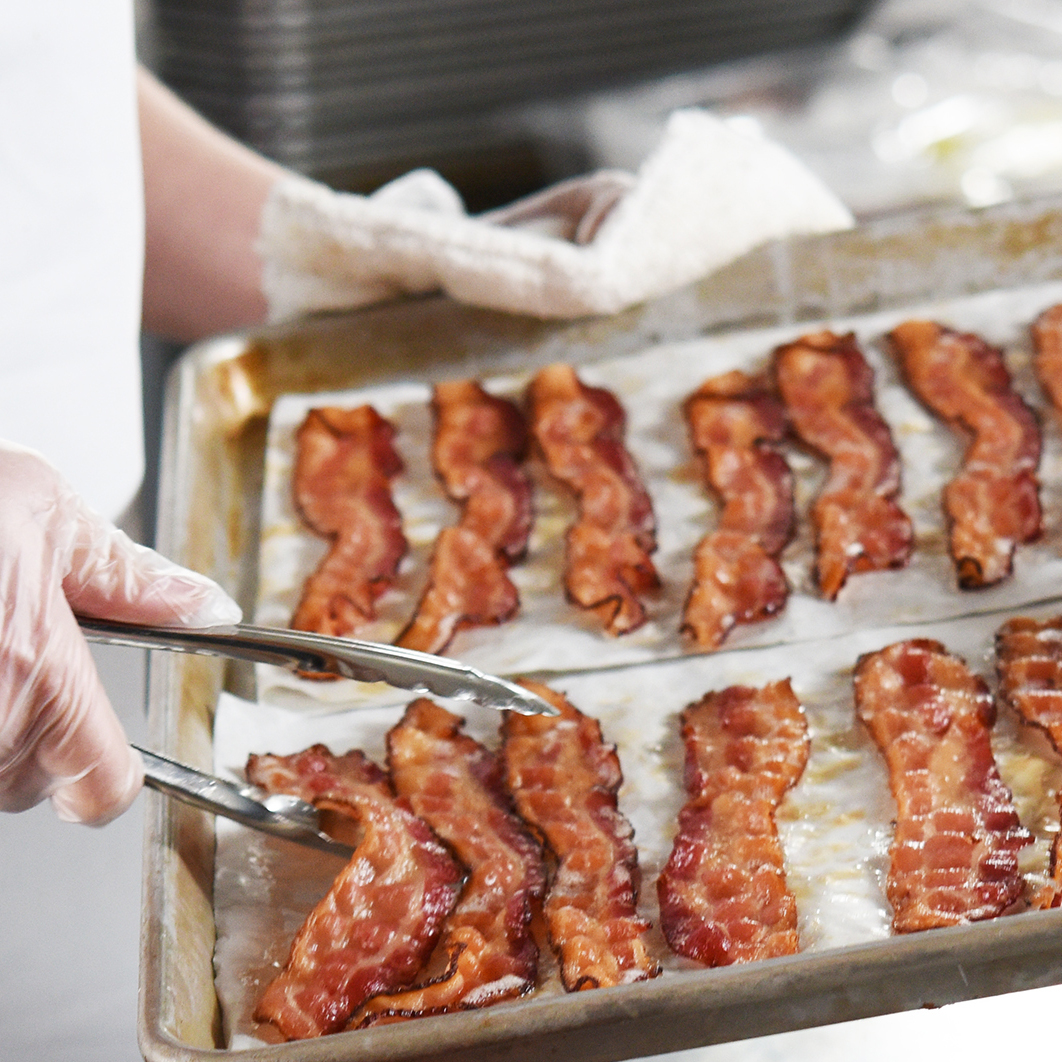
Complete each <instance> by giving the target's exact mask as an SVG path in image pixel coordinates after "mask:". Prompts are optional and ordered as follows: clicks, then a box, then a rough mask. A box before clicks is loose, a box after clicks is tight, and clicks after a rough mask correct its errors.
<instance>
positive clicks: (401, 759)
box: [352, 698, 546, 1027]
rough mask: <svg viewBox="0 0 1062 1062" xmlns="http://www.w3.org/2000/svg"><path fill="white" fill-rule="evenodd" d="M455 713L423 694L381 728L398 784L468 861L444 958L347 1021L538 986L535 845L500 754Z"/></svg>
mask: <svg viewBox="0 0 1062 1062" xmlns="http://www.w3.org/2000/svg"><path fill="white" fill-rule="evenodd" d="M461 722H462V721H461V719H460V718H458V717H457V716H456V715H453V714H451V713H450V712H448V711H446V709H445V708H441V707H440V706H439V705H437V704H435V703H433V702H432V701H429V700H426V699H424V698H421V699H418V700H416V701H414V702H413V703H412V704H410V705H409V707H408V708H407V709H406V713H405V715H404V717H403V718H402V721H401V722H400V723H398V724H397V725H396V726H395V727H393V728H392V730H391V732H390V733H389V734H388V736H387V745H388V763H389V765H390V769H391V778H392V781H393V783H394V786H395V788H396V789H397V791H398V792H399V793H400V794H401V795H402V796H405V797H407V798H408V799H409V801H410V803H411V805H412V807H413V810H414V811H415V812H416V813H417V814H418V815H419V816H420V817H421V818H423V819H424V820H425V821H426V822H427V823H428V824H429V825H430V826H431V827H432V828H433V829H434V830H435V832H436V833H438V835H439V836H440V837H441V838H442V839H443V840H444V841H446V842H448V843H449V844H450V845H451V847H452V848H453V849H454V851H455V852H456V853H457V855H458V857H459V858H460V859H461V860H462V862H463V863H464V864H465V865H466V866H467V867H468V868H469V878H468V882H467V884H466V885H465V888H464V891H463V892H462V894H461V899H460V901H459V902H458V904H457V907H455V908H454V911H453V914H452V915H451V916H450V919H449V921H448V922H447V925H446V931H445V933H444V934H443V938H442V940H441V942H440V944H439V948H438V949H437V950H438V951H441V952H443V953H445V955H446V956H447V957H448V963H447V967H446V969H445V971H444V972H443V973H442V975H441V976H440V977H439V978H437V979H436V980H433V981H431V982H429V983H427V984H424V985H420V986H418V987H414V988H410V989H407V990H405V991H403V992H398V993H389V994H385V995H379V996H376V997H374V998H373V999H371V1000H369V1002H368V1003H366V1004H365V1006H364V1007H363V1008H362V1009H361V1011H360V1012H359V1014H357V1015H356V1016H355V1018H354V1021H353V1022H352V1025H354V1026H357V1027H361V1026H366V1025H370V1024H374V1023H376V1022H380V1021H395V1020H400V1019H404V1018H414V1017H420V1016H422V1015H427V1014H445V1013H447V1012H450V1011H454V1010H469V1009H473V1008H476V1007H485V1006H489V1005H490V1004H492V1003H497V1002H500V1001H501V1000H504V999H513V998H515V997H517V996H522V995H524V994H526V993H527V992H530V991H531V990H532V989H533V988H534V987H535V978H536V973H537V969H538V948H537V946H536V944H535V941H534V937H533V935H532V932H531V918H532V914H533V912H534V911H535V910H536V909H537V908H538V907H539V905H540V904H541V902H542V896H543V893H544V892H545V887H546V872H545V864H544V863H543V857H542V849H541V848H540V847H539V845H538V843H537V841H535V840H534V839H533V838H532V837H531V835H530V834H529V833H528V831H527V827H526V826H525V825H524V823H523V822H522V821H521V820H520V818H519V817H518V816H517V815H516V813H515V811H514V810H513V807H512V802H511V800H510V799H509V795H508V792H507V790H506V788H505V779H504V776H503V773H502V767H501V762H500V760H499V758H498V757H497V756H496V755H495V754H494V753H492V752H490V751H489V750H488V749H486V748H484V747H483V746H482V745H480V744H479V743H478V742H477V741H474V740H473V739H472V738H470V737H469V736H468V735H466V734H463V733H462V732H461Z"/></svg>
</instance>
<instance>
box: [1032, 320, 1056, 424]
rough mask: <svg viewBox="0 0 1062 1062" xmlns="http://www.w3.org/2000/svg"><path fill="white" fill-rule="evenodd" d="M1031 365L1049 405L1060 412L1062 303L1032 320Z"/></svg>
mask: <svg viewBox="0 0 1062 1062" xmlns="http://www.w3.org/2000/svg"><path fill="white" fill-rule="evenodd" d="M1032 339H1033V349H1034V351H1035V356H1034V358H1033V365H1034V366H1035V368H1036V375H1037V377H1038V378H1039V380H1040V386H1041V387H1043V389H1044V391H1046V392H1047V397H1048V398H1049V399H1050V400H1051V405H1053V406H1054V407H1055V410H1056V412H1058V413H1060V414H1062V304H1060V305H1058V306H1051V307H1049V308H1048V309H1046V310H1044V312H1043V313H1042V314H1040V316H1039V317H1037V318H1036V320H1035V321H1034V322H1033V326H1032Z"/></svg>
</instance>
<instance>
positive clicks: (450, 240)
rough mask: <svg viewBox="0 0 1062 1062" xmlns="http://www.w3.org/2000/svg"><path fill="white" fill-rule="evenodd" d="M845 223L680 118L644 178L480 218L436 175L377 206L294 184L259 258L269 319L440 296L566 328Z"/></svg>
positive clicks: (779, 171) (268, 224)
mask: <svg viewBox="0 0 1062 1062" xmlns="http://www.w3.org/2000/svg"><path fill="white" fill-rule="evenodd" d="M851 225H852V216H851V214H850V213H849V211H848V209H847V208H846V207H845V206H844V205H843V204H842V203H841V202H840V201H839V200H838V199H837V198H836V196H835V195H834V194H833V193H832V192H831V191H829V189H827V188H826V187H825V185H823V184H822V182H821V181H820V180H819V179H818V178H817V177H815V176H814V175H813V174H812V173H811V172H810V171H809V170H808V169H807V168H806V167H805V166H804V165H803V164H802V163H801V162H800V161H799V160H797V159H796V158H795V157H794V156H792V155H791V154H789V153H788V152H787V151H786V150H784V149H783V148H781V147H779V146H778V145H777V144H774V143H772V142H771V141H768V140H766V139H764V138H763V137H760V136H758V135H756V134H754V133H749V132H747V131H745V130H744V129H740V128H735V126H734V125H732V124H729V123H727V122H725V121H723V120H720V119H718V118H716V117H713V116H712V115H710V114H708V113H706V112H704V111H701V110H696V109H686V110H681V111H676V112H675V113H674V114H672V115H671V117H670V118H669V120H668V123H667V126H666V129H665V132H664V135H663V137H662V139H661V142H660V144H659V146H658V147H657V149H656V150H655V151H654V152H653V153H652V154H651V155H650V156H649V157H648V159H646V161H645V163H644V164H643V165H642V167H641V169H640V171H639V172H638V174H637V176H631V175H629V174H625V173H620V172H614V171H602V172H599V173H595V174H592V175H590V176H589V177H585V178H577V179H575V180H573V181H568V182H564V183H563V184H561V185H557V186H555V187H553V188H551V189H547V190H546V191H545V192H542V193H539V194H538V195H536V196H532V197H530V198H529V199H527V200H521V201H519V202H518V203H515V204H513V205H512V206H510V207H507V208H504V209H502V210H498V211H493V212H490V213H488V214H482V215H478V216H475V217H472V216H469V215H468V214H466V213H465V211H464V207H463V205H462V203H461V199H460V197H459V196H458V194H457V193H456V192H455V191H454V189H453V188H451V187H450V185H449V184H447V183H446V181H444V180H443V179H442V178H441V177H439V176H438V174H435V173H433V172H432V171H427V170H419V171H414V172H413V173H411V174H408V175H407V176H406V177H403V178H400V179H399V180H397V181H395V182H392V184H390V185H387V186H385V187H384V188H382V189H381V190H380V191H379V192H377V193H375V194H374V195H371V196H358V195H352V194H346V193H337V192H334V191H332V190H331V189H329V188H327V187H326V186H324V185H322V184H319V183H317V182H314V181H311V180H308V179H306V178H303V177H297V176H292V177H288V178H285V179H283V180H282V181H280V182H279V183H278V184H277V186H276V187H275V188H274V190H273V193H272V195H271V196H270V199H269V201H268V203H267V205H266V208H265V211H264V213H263V218H262V232H261V240H260V250H261V254H262V258H263V262H264V276H263V287H264V290H265V293H266V296H267V298H268V299H269V304H270V315H271V317H272V318H273V319H274V320H280V319H285V318H290V317H293V316H296V315H298V314H301V313H306V312H312V311H318V310H338V309H349V308H353V307H355V306H364V305H368V304H369V303H373V302H378V301H381V300H383V299H387V298H393V297H395V296H397V295H399V294H402V293H409V294H422V293H426V292H431V291H436V290H442V291H445V292H447V293H448V294H450V295H451V296H452V297H453V298H455V299H457V300H459V301H461V302H465V303H469V304H471V305H475V306H484V307H490V308H493V309H499V310H507V311H510V312H513V313H526V314H531V315H534V316H537V317H543V318H572V317H581V316H585V315H591V314H607V313H614V312H617V311H619V310H621V309H624V308H625V307H627V306H631V305H634V304H636V303H639V302H643V301H645V300H646V299H650V298H653V297H655V296H658V295H662V294H665V293H666V292H668V291H672V290H674V289H676V288H679V287H682V286H684V285H686V284H689V283H692V282H694V281H696V280H699V279H701V278H702V277H705V276H707V275H708V274H710V273H711V272H713V271H714V270H716V269H718V268H719V267H721V266H723V265H725V264H726V263H728V262H731V261H733V260H734V259H736V258H739V257H740V256H741V255H743V254H745V253H746V252H748V251H750V250H752V249H753V248H754V247H757V246H759V245H760V244H763V243H766V242H768V241H770V240H773V239H778V238H782V237H785V236H790V235H796V234H803V233H820V232H829V231H833V230H837V229H843V228H848V227H850V226H851Z"/></svg>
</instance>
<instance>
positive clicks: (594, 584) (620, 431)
mask: <svg viewBox="0 0 1062 1062" xmlns="http://www.w3.org/2000/svg"><path fill="white" fill-rule="evenodd" d="M528 394H529V399H530V409H531V415H530V420H531V430H532V433H533V435H534V437H535V440H536V442H537V443H538V446H539V448H540V450H541V451H542V455H543V457H544V458H545V461H546V464H547V466H548V468H549V471H550V472H551V473H552V475H554V476H555V477H556V478H557V479H559V480H560V481H561V482H563V483H566V484H567V485H568V486H569V487H570V488H571V489H572V491H574V493H575V495H576V497H577V498H578V502H579V516H578V519H577V520H576V522H575V523H574V524H573V526H572V527H571V528H569V530H568V534H567V538H566V545H567V558H566V571H565V577H564V579H565V589H566V591H567V594H568V597H569V599H570V600H572V601H573V602H575V603H576V604H577V605H579V606H580V607H582V608H584V609H587V610H588V611H591V612H594V613H595V614H596V615H598V616H599V617H600V618H601V620H602V621H603V622H604V624H605V628H606V630H608V632H609V633H610V634H625V633H627V632H628V631H632V630H635V629H636V628H637V627H639V626H641V625H642V624H643V623H644V622H645V619H646V612H645V607H644V605H643V604H642V602H641V601H640V600H639V595H640V594H644V593H646V592H648V591H650V590H653V589H655V588H656V587H657V586H658V585H659V582H660V580H659V576H658V575H657V572H656V569H655V568H654V567H653V562H652V560H651V559H650V556H649V555H650V554H651V553H652V552H653V550H655V549H656V524H655V518H654V516H653V506H652V501H651V500H650V498H649V493H648V491H647V490H646V489H645V486H644V484H643V483H642V481H641V478H640V477H639V474H638V470H637V468H636V467H635V464H634V461H633V459H632V458H631V455H630V453H629V452H628V451H627V448H626V446H625V444H624V432H625V428H626V415H625V414H624V411H623V408H622V406H621V405H620V404H619V402H618V401H617V400H616V397H615V396H614V395H613V394H612V393H611V392H610V391H606V390H605V389H603V388H600V387H587V386H586V385H585V384H584V383H582V381H581V380H580V379H579V378H578V376H577V375H576V374H575V370H574V369H573V368H572V367H571V366H569V365H550V366H548V367H547V368H544V369H542V370H540V371H539V372H538V373H537V374H536V375H535V377H534V379H532V381H531V386H530V389H529V392H528Z"/></svg>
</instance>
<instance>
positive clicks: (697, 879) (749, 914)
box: [657, 679, 809, 966]
mask: <svg viewBox="0 0 1062 1062" xmlns="http://www.w3.org/2000/svg"><path fill="white" fill-rule="evenodd" d="M682 737H683V740H684V742H685V745H686V771H685V779H686V789H687V791H688V793H689V800H688V801H687V803H686V805H685V806H684V807H683V809H682V811H681V812H680V813H679V829H678V835H677V836H676V837H675V843H674V847H673V848H672V851H671V857H670V858H669V859H668V862H667V865H666V866H665V867H664V870H663V872H662V873H661V875H660V877H659V879H658V880H657V893H658V895H659V897H660V925H661V928H662V929H663V931H664V936H665V937H666V939H667V942H668V944H669V945H670V946H671V948H672V950H674V951H675V952H677V953H678V954H680V955H685V956H687V957H688V958H691V959H695V960H696V961H697V962H700V963H704V964H705V965H706V966H726V965H729V964H731V963H736V962H752V961H753V960H756V959H768V958H773V957H776V956H778V955H791V954H794V953H795V952H797V951H798V950H799V947H800V941H799V938H798V936H797V909H796V900H795V899H794V897H793V894H792V893H791V892H790V891H789V888H788V886H787V884H786V880H785V866H784V854H783V852H782V845H781V841H780V840H779V838H778V828H777V826H776V824H775V811H776V809H777V808H778V805H779V804H780V803H781V802H782V798H783V797H784V796H785V793H786V791H787V790H789V789H790V788H792V787H793V786H794V785H796V783H797V781H798V779H799V778H800V776H801V774H802V773H803V771H804V766H805V764H806V763H807V759H808V745H809V742H808V731H807V722H806V720H805V718H804V710H803V708H802V707H801V705H800V702H799V701H798V700H797V698H796V695H795V694H794V693H793V690H792V687H791V686H790V683H789V680H788V679H785V680H783V681H781V682H773V683H771V684H769V685H767V686H764V687H763V688H762V689H753V688H751V687H748V686H731V687H729V688H728V689H725V690H721V691H718V692H714V693H708V694H706V695H705V696H704V697H703V698H701V700H699V701H697V702H696V703H694V704H691V705H690V706H689V707H687V708H686V709H685V710H684V711H683V713H682Z"/></svg>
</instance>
